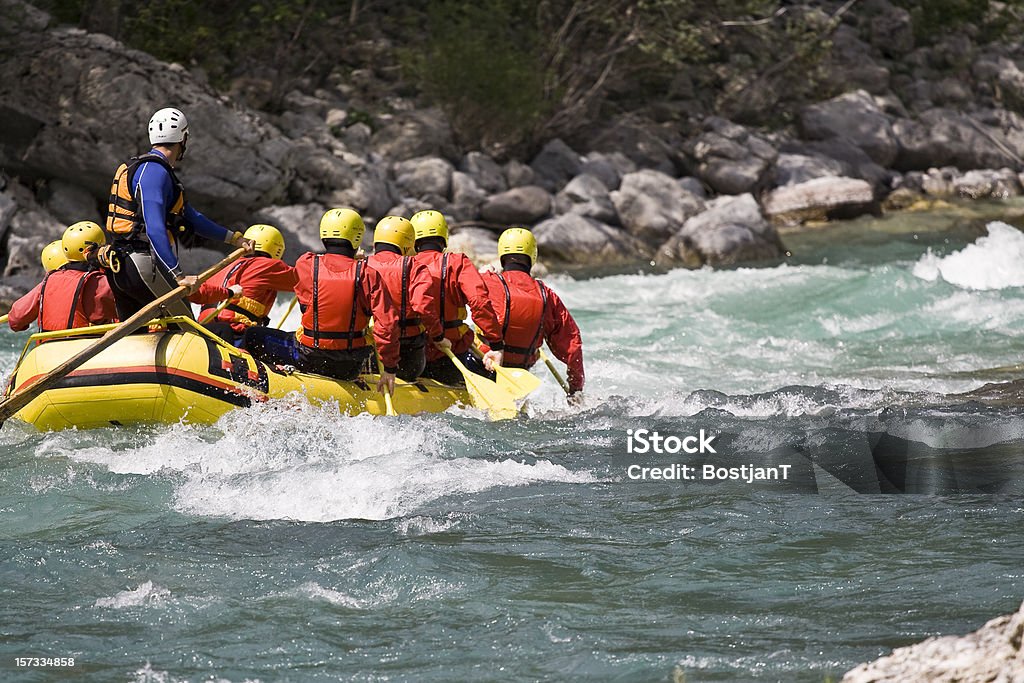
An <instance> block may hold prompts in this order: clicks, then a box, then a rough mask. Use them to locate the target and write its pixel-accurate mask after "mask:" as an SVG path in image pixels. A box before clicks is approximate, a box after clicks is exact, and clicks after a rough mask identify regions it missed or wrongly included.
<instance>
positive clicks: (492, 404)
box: [441, 348, 519, 420]
mask: <svg viewBox="0 0 1024 683" xmlns="http://www.w3.org/2000/svg"><path fill="white" fill-rule="evenodd" d="M441 351H443V352H444V355H446V356H448V358H449V360H451V362H452V364H453V365H455V367H456V368H457V369H458V371H459V372H461V373H462V378H463V379H464V380H465V381H466V389H468V390H469V397H470V398H471V399H472V400H473V405H475V406H476V407H477V408H482V409H483V410H486V411H487V414H488V416H489V417H490V418H491V419H492V420H510V419H512V418H514V417H515V416H516V415H518V414H519V409H518V408H516V404H515V403H513V401H512V397H511V396H509V394H508V392H507V391H505V390H504V389H502V388H501V387H499V386H498V385H497V384H495V383H494V382H492V381H491V380H489V379H487V378H486V377H482V376H480V375H478V374H476V373H475V372H472V371H471V370H470V369H469V368H467V367H466V366H465V365H464V364H463V363H462V361H461V360H459V359H458V358H456V356H455V354H454V353H452V352H451V349H446V348H441Z"/></svg>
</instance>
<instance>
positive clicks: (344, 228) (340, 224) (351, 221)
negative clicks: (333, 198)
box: [320, 209, 366, 249]
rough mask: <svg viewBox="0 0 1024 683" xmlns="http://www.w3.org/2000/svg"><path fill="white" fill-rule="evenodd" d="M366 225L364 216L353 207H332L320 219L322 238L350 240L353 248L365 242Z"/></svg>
mask: <svg viewBox="0 0 1024 683" xmlns="http://www.w3.org/2000/svg"><path fill="white" fill-rule="evenodd" d="M364 232H366V225H365V224H363V219H362V217H361V216H360V215H359V214H358V213H356V212H355V211H353V210H352V209H330V210H328V211H327V213H325V214H324V217H323V218H321V219H320V239H322V240H348V241H349V242H350V243H351V244H352V248H353V249H358V248H359V245H360V244H362V242H363V233H364Z"/></svg>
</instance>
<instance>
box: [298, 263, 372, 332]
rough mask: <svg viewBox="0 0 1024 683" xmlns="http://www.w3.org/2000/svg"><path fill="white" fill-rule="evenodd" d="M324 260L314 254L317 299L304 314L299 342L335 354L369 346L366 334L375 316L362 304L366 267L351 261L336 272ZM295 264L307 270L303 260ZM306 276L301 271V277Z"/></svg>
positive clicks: (315, 297)
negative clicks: (361, 297)
mask: <svg viewBox="0 0 1024 683" xmlns="http://www.w3.org/2000/svg"><path fill="white" fill-rule="evenodd" d="M322 260H323V256H322V255H320V254H315V255H313V258H312V261H313V266H312V268H313V272H312V285H311V289H312V292H313V296H312V300H311V301H310V302H309V304H308V305H307V306H306V310H305V311H303V313H302V329H301V330H300V331H299V334H298V335H297V337H298V340H299V343H300V344H302V345H304V346H310V347H313V348H316V349H330V350H333V351H342V350H349V349H358V348H361V347H363V346H366V339H365V337H364V336H363V335H364V333H365V330H366V326H367V324H369V322H370V315H371V313H370V311H369V310H365V309H363V308H362V307H361V306H360V305H359V292H360V289H361V288H362V286H363V282H362V280H363V268H364V267H365V265H366V264H365V263H364V262H363V261H356V260H351V261H350V264H349V265H348V266H347V267H344V268H343V269H342V270H334V269H332V268H329V267H328V266H327V265H326V264H324V263H321V261H322ZM295 265H296V268H300V267H301V268H302V270H305V266H304V264H303V261H301V260H300V261H299V263H296V264H295ZM303 275H304V273H303V272H302V271H300V273H299V277H300V278H301V277H302V276H303Z"/></svg>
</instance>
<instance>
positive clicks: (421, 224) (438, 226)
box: [411, 211, 448, 244]
mask: <svg viewBox="0 0 1024 683" xmlns="http://www.w3.org/2000/svg"><path fill="white" fill-rule="evenodd" d="M411 222H412V227H413V229H414V230H415V232H416V239H418V240H420V239H423V238H424V237H440V238H441V239H443V240H444V242H445V244H447V243H448V222H447V221H446V220H445V219H444V216H442V215H441V212H440V211H420V212H419V213H416V214H413V217H412V220H411Z"/></svg>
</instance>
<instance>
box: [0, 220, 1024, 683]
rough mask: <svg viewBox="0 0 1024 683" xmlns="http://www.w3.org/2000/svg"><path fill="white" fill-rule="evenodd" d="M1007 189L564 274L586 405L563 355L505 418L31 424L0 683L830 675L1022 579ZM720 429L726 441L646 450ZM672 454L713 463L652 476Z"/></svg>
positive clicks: (972, 612) (1022, 295) (1016, 327)
mask: <svg viewBox="0 0 1024 683" xmlns="http://www.w3.org/2000/svg"><path fill="white" fill-rule="evenodd" d="M1019 208H1020V207H1016V206H983V205H977V206H975V207H968V208H960V209H957V210H955V211H948V212H942V211H935V212H930V213H924V214H906V215H902V216H895V217H889V218H886V219H884V220H875V219H869V220H861V221H856V222H850V223H841V224H836V225H833V226H831V227H829V228H827V229H822V230H818V231H807V232H801V233H798V234H792V235H788V236H787V237H786V240H787V244H788V246H789V247H790V248H791V249H792V250H793V252H794V256H793V257H792V258H791V259H789V260H788V261H787V262H786V263H782V264H776V265H770V266H767V267H762V268H756V269H747V268H744V269H737V270H723V271H713V270H699V271H684V270H676V271H672V272H668V273H660V274H654V273H647V274H640V273H634V274H618V275H608V276H604V277H596V278H591V279H585V280H573V279H570V278H568V277H566V276H555V277H552V278H550V279H549V280H548V282H549V284H551V285H552V286H553V287H554V288H555V289H556V290H557V291H558V292H559V293H560V294H561V295H562V296H563V298H564V300H565V301H566V303H567V304H568V306H569V307H570V308H571V310H572V311H573V313H574V314H575V316H576V318H577V320H578V321H579V323H580V326H581V328H582V330H583V334H584V340H585V345H586V346H585V348H586V359H587V373H588V385H587V396H586V400H585V402H584V404H583V405H582V406H580V407H574V408H569V407H567V406H566V404H565V400H564V398H563V397H562V396H561V395H560V394H559V390H558V388H557V386H556V385H555V384H554V382H552V381H551V380H550V378H547V377H545V385H544V387H543V388H542V390H541V391H540V395H539V396H537V397H536V398H535V399H534V400H533V402H532V404H531V407H530V409H529V411H530V416H529V418H528V419H522V420H518V421H515V422H510V423H501V424H490V423H487V422H485V421H483V420H482V419H481V417H480V415H479V414H478V413H477V412H476V411H473V410H471V409H466V410H455V411H452V412H450V413H447V414H442V415H433V416H427V417H408V416H403V417H399V418H370V417H366V416H361V417H355V418H339V417H337V414H336V412H335V411H334V410H332V409H331V408H330V407H320V408H314V407H311V406H309V405H306V404H304V403H303V402H302V401H300V400H294V401H291V400H286V401H280V402H276V403H271V404H268V405H261V406H257V407H254V408H251V409H245V410H239V411H236V412H234V413H231V414H229V415H227V416H226V417H225V418H223V419H222V420H221V421H220V423H218V424H217V425H215V426H213V427H193V426H189V425H173V426H162V427H154V428H145V429H137V430H136V429H125V428H121V429H113V428H112V429H109V430H99V431H92V432H77V431H69V432H63V433H52V434H37V433H32V432H30V431H28V430H27V429H24V428H21V427H19V425H17V424H14V423H10V424H8V425H7V426H5V427H4V429H3V431H2V432H0V453H2V455H3V457H2V460H0V680H3V681H49V680H62V679H64V678H71V677H73V678H74V679H75V680H87V681H160V682H161V683H167V682H171V681H232V682H235V683H239V682H241V681H256V680H258V681H263V682H264V683H266V682H270V681H320V680H323V681H333V680H354V681H384V680H390V681H471V680H473V681H475V680H487V681H526V680H553V681H563V680H592V681H681V680H685V681H688V682H693V681H746V680H756V681H814V682H819V683H820V682H822V681H825V680H837V679H838V678H839V677H840V676H841V674H842V672H844V671H846V670H847V669H849V668H851V667H852V666H854V665H855V664H856V663H858V662H860V661H864V660H868V659H873V658H875V657H877V656H878V655H880V654H882V653H884V652H886V651H888V650H889V649H891V648H893V647H898V646H902V645H906V644H909V643H912V642H916V641H919V640H922V639H924V638H925V637H928V636H931V635H936V634H949V633H964V632H967V631H969V630H973V629H975V628H977V627H978V626H980V625H981V624H982V623H984V622H985V621H986V620H988V619H989V618H991V617H994V616H996V615H998V614H1002V613H1006V612H1009V611H1012V610H1014V609H1016V607H1017V606H1018V605H1019V603H1020V601H1021V599H1022V598H1024V581H1022V577H1024V535H1022V531H1021V529H1022V522H1024V495H1022V492H1024V465H1022V460H1024V458H1022V450H1024V448H1022V447H1024V415H1022V413H1021V411H1020V409H1019V408H1017V407H1016V404H1017V401H1016V399H1015V394H1013V393H1012V392H1010V393H1007V392H1003V391H994V392H993V391H985V392H983V393H982V394H976V395H970V396H958V395H957V394H963V393H964V392H971V391H974V390H977V389H979V388H980V387H982V385H984V384H985V383H986V382H987V381H991V380H993V379H1007V378H1009V377H1012V376H1013V373H1002V374H1001V373H998V372H996V373H993V372H978V371H979V370H983V369H986V368H994V367H998V366H1007V365H1013V364H1015V363H1017V362H1018V360H1019V358H1020V348H1021V343H1020V342H1019V341H1018V335H1019V333H1020V330H1021V329H1022V328H1024V289H1022V287H1024V235H1022V234H1021V233H1020V232H1018V231H1017V230H1016V229H1014V228H1012V227H1010V226H1008V225H1006V224H1003V223H999V222H996V221H994V220H993V219H994V218H997V217H1000V216H1003V217H1005V216H1006V215H1010V214H1013V215H1019V213H1020V211H1019ZM282 310H283V307H282V306H279V307H278V314H280V312H281V311H282ZM21 339H22V338H21V337H19V336H17V335H14V334H11V333H10V332H9V331H8V332H4V333H0V367H2V369H3V371H4V372H5V374H6V373H7V372H9V370H10V368H11V367H12V365H13V363H14V361H15V359H16V356H17V350H18V349H19V347H20V344H21V343H23V342H22V341H21ZM535 371H536V372H537V373H538V374H541V375H543V368H542V367H541V368H537V369H535ZM630 430H634V431H632V432H631V431H630ZM636 430H648V431H647V432H646V433H644V432H638V431H636ZM701 430H704V431H705V433H706V437H713V439H714V440H713V442H712V444H713V445H712V448H714V449H715V450H716V452H715V453H710V452H705V453H703V454H687V453H678V454H654V453H651V452H647V453H641V452H637V451H642V450H643V447H642V444H643V443H644V442H646V443H648V444H650V442H651V439H650V436H651V435H652V433H653V432H658V433H659V434H660V435H661V436H663V437H665V436H674V437H676V438H678V439H682V438H683V437H685V436H688V435H691V434H692V435H699V433H700V431H701ZM630 434H636V437H632V441H631V437H630ZM641 434H646V437H647V438H646V439H640V438H639V437H640V435H641ZM631 443H632V447H633V451H634V452H632V453H631V452H629V451H630V444H631ZM666 443H668V444H671V443H672V442H671V441H669V442H666ZM676 445H677V444H676ZM674 465H680V466H681V465H687V466H690V467H692V468H693V472H694V473H695V474H692V475H691V476H692V478H690V479H683V480H678V479H677V480H652V479H650V478H647V479H638V478H631V474H632V475H634V476H639V475H640V473H642V472H643V471H644V468H647V475H648V477H650V476H656V475H652V474H651V470H652V469H657V470H658V471H659V472H661V471H669V470H663V469H662V468H666V467H671V466H674ZM743 465H747V466H748V469H750V471H751V472H754V471H755V469H753V468H769V467H772V468H775V469H774V470H769V469H762V470H759V471H760V472H761V473H762V474H763V475H764V476H771V473H772V472H774V473H775V474H777V475H779V476H780V478H779V479H768V480H754V479H751V478H749V477H746V475H745V474H742V475H741V473H740V470H739V468H740V467H742V466H743ZM631 466H635V467H631ZM705 466H710V469H711V470H712V476H711V477H710V478H707V479H705V478H704V477H703V476H702V475H703V473H704V469H705ZM730 467H732V468H734V469H735V472H736V474H737V475H739V476H742V478H739V479H735V478H734V479H728V478H726V479H719V478H717V477H718V475H716V474H714V473H715V472H722V473H724V475H725V476H726V477H728V468H730ZM677 470H678V468H676V470H672V471H677ZM781 473H784V474H785V477H786V478H785V479H783V478H781V477H782V474H781ZM748 479H750V480H748ZM16 657H74V660H75V663H74V667H73V668H70V669H67V668H65V669H54V668H48V669H47V668H30V667H19V666H17V662H16V660H15V658H16Z"/></svg>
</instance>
